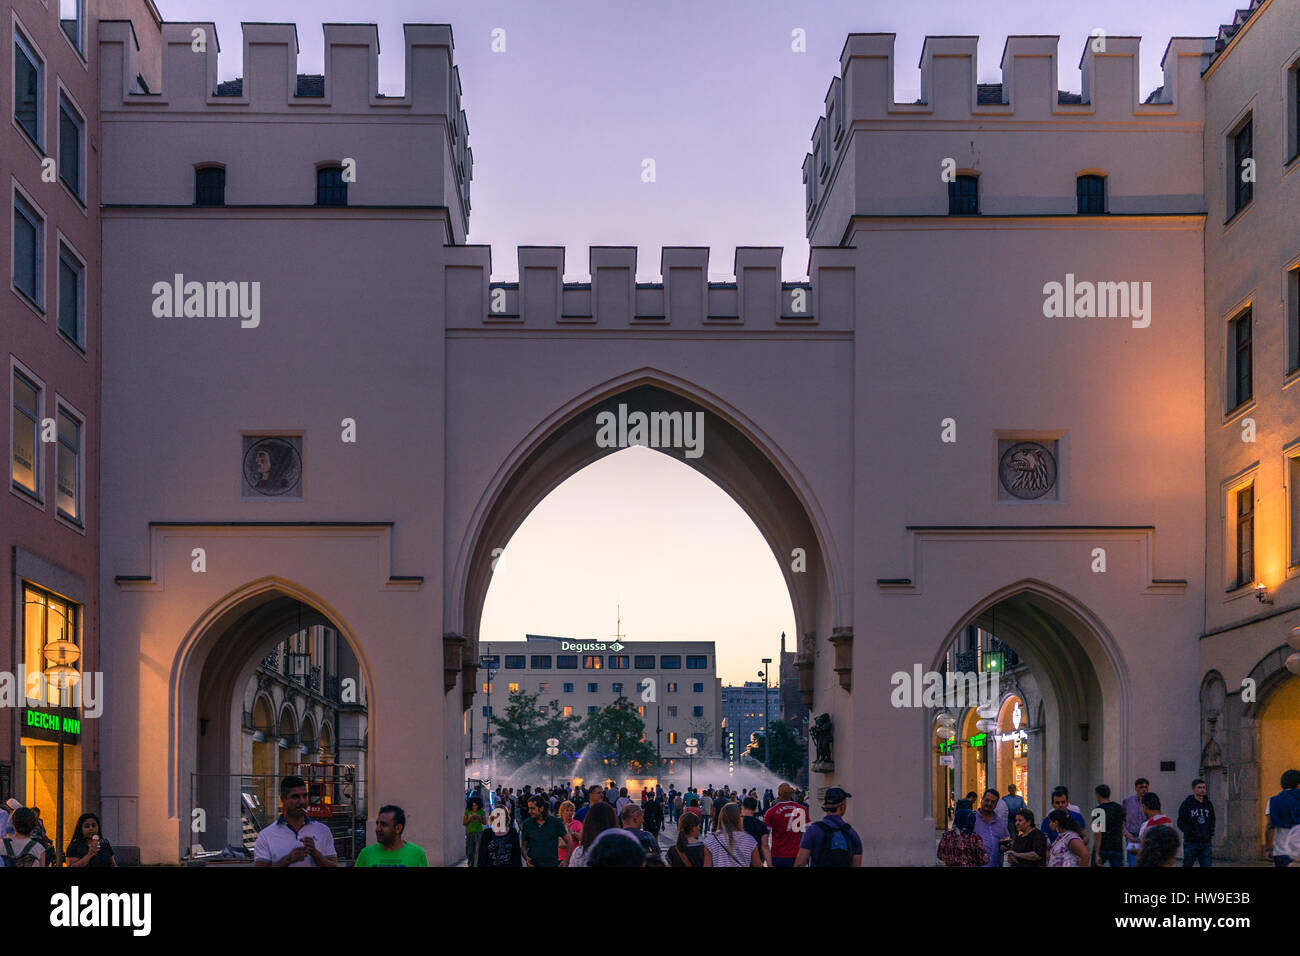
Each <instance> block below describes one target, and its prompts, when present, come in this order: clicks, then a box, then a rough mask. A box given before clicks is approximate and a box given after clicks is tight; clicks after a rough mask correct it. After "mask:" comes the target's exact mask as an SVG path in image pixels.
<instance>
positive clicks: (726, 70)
mask: <svg viewBox="0 0 1300 956" xmlns="http://www.w3.org/2000/svg"><path fill="white" fill-rule="evenodd" d="M157 2H158V7H159V9H160V11H161V12H162V14H163V16H164V17H166V18H168V19H169V20H180V21H187V20H211V19H213V17H214V16H215V18H216V24H217V33H218V36H219V37H220V39H221V41H222V53H221V79H223V80H224V79H230V78H232V77H234V76H237V75H239V72H240V59H241V57H242V49H241V41H240V33H239V23H240V21H241V20H256V21H284V22H296V23H297V24H298V41H299V44H300V45H301V48H302V52H301V54H300V57H299V65H298V69H299V72H302V73H319V72H321V60H322V48H323V43H324V40H323V35H322V32H321V28H320V24H321V23H328V22H341V23H347V22H370V21H372V20H377V21H378V24H379V36H380V41H379V42H380V49H381V51H382V52H381V55H380V58H379V79H380V89H381V90H382V91H383V92H387V93H400V92H401V88H402V84H403V82H404V79H403V77H404V74H403V63H402V56H403V46H402V24H403V23H404V22H412V23H450V24H451V26H452V31H453V35H454V37H455V43H456V51H455V58H456V63H457V64H458V65H459V67H460V75H461V83H462V85H463V87H464V107H465V110H466V113H467V114H468V116H469V127H470V140H469V141H470V145H471V146H472V147H473V149H474V186H473V202H474V207H473V210H472V213H471V218H470V237H469V238H470V241H471V242H474V243H487V244H490V245H491V246H492V264H493V276H494V278H496V279H514V278H517V276H518V263H517V259H516V253H515V249H516V247H517V246H519V245H563V246H565V247H566V249H567V253H566V270H565V271H566V274H567V276H568V277H569V278H570V279H573V280H578V279H586V278H588V271H587V248H588V246H591V245H636V246H638V247H639V249H640V253H639V266H638V273H639V275H640V277H642V278H643V279H656V278H658V274H659V250H660V249H661V248H662V247H663V246H665V245H699V246H709V247H711V249H712V257H711V259H710V268H709V271H710V273H711V274H712V275H713V276H715V277H716V278H724V277H725V278H730V277H731V274H732V267H733V263H734V253H735V247H736V246H738V245H751V246H783V247H784V248H785V257H784V272H785V276H786V278H788V279H795V278H800V277H803V276H804V275H805V273H806V270H807V264H808V243H807V240H806V239H805V238H804V219H803V196H804V191H803V186H802V179H801V171H800V170H801V166H802V163H803V157H804V154H805V153H806V152H808V149H809V140H810V137H811V135H812V130H813V126H814V124H815V123H816V120H817V116H818V115H819V113H820V112H821V110H822V103H823V99H824V97H825V95H826V90H827V88H828V86H829V85H830V81H831V78H832V77H833V76H834V75H836V74H837V73H838V71H839V55H840V51H841V50H842V49H843V47H844V40H845V37H846V36H847V35H848V34H849V33H853V32H858V33H890V32H892V33H896V34H898V39H897V41H896V45H895V81H894V85H895V96H896V98H897V99H898V100H899V101H900V102H910V101H912V100H914V99H916V98H917V97H918V96H919V95H920V73H919V70H918V68H917V63H918V61H919V60H920V55H921V45H922V43H923V42H924V40H925V37H926V36H927V35H935V36H939V35H961V34H969V35H978V36H980V37H981V40H980V46H979V57H980V61H979V79H980V81H981V82H1000V81H1001V71H1000V70H999V69H998V62H999V60H1000V59H1001V55H1002V45H1003V42H1004V40H1005V38H1006V36H1007V35H1008V34H1059V35H1060V37H1061V45H1060V57H1059V59H1058V62H1059V63H1060V69H1061V75H1060V86H1061V88H1062V89H1066V90H1070V91H1074V92H1078V90H1079V71H1078V62H1079V56H1080V54H1081V53H1082V51H1083V47H1084V43H1085V41H1086V39H1087V37H1088V35H1089V33H1090V32H1091V31H1092V30H1093V29H1095V28H1097V27H1101V28H1102V29H1104V30H1105V31H1106V32H1107V33H1108V34H1110V35H1112V36H1140V37H1144V38H1145V40H1144V42H1143V43H1142V53H1141V61H1142V63H1141V84H1142V90H1141V92H1142V95H1144V96H1145V95H1146V93H1148V92H1150V91H1151V90H1152V89H1154V88H1155V87H1157V86H1159V85H1160V83H1161V82H1162V76H1161V72H1160V57H1161V55H1162V54H1163V53H1164V49H1165V45H1166V43H1168V40H1169V37H1170V36H1212V35H1214V33H1215V32H1216V31H1217V30H1218V27H1219V24H1220V23H1221V22H1226V21H1227V20H1228V19H1229V18H1230V17H1231V16H1232V12H1233V3H1232V2H1231V0H1178V2H1172V0H1161V2H1144V3H1134V2H1133V0H1094V2H1090V3H1078V2H1064V0H1038V2H1028V0H963V2H961V3H955V2H944V3H938V2H927V0H897V2H893V3H870V2H865V3H864V2H862V0H830V2H827V0H817V2H815V3H806V2H794V0H782V2H776V0H724V2H718V0H704V2H701V0H690V2H683V0H655V2H653V3H648V4H640V3H631V2H620V3H610V2H609V0H599V2H584V0H572V2H565V0H558V2H557V0H548V2H545V3H538V2H535V0H529V2H500V0H475V2H474V3H463V4H446V3H428V2H420V0H372V2H368V3H356V2H345V0H312V2H311V3H304V2H301V0H220V2H216V0H157ZM497 27H500V28H502V29H504V30H505V31H506V52H504V53H493V52H492V51H491V40H492V37H491V34H492V31H493V29H495V28H497ZM796 27H801V28H802V29H803V30H805V31H806V34H807V48H808V49H807V52H806V53H803V54H797V53H793V52H791V49H790V46H791V39H790V37H791V31H792V30H793V29H794V28H796ZM646 157H651V158H653V159H654V160H655V164H656V167H657V181H656V182H655V183H652V184H648V183H643V182H641V161H642V159H643V158H646Z"/></svg>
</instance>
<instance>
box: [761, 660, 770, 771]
mask: <svg viewBox="0 0 1300 956" xmlns="http://www.w3.org/2000/svg"><path fill="white" fill-rule="evenodd" d="M771 671H772V658H770V657H765V658H763V669H762V670H761V671H759V672H758V676H759V677H761V678H763V763H765V764H767V766H768V769H771V767H772V722H771V721H770V720H768V713H767V687H768V675H769V674H770V673H771Z"/></svg>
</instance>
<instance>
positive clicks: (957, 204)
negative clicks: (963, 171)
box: [948, 175, 980, 216]
mask: <svg viewBox="0 0 1300 956" xmlns="http://www.w3.org/2000/svg"><path fill="white" fill-rule="evenodd" d="M979 211H980V201H979V177H978V176H969V175H962V176H958V177H957V178H956V179H954V180H953V181H952V182H950V183H949V184H948V215H950V216H977V215H979Z"/></svg>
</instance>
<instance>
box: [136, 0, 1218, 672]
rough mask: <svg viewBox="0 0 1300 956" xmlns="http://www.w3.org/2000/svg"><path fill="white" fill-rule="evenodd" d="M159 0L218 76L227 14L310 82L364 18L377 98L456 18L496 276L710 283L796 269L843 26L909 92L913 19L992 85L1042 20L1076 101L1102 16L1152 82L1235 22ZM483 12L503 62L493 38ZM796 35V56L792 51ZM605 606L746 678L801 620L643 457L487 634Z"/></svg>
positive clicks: (570, 625) (530, 530)
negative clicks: (700, 274)
mask: <svg viewBox="0 0 1300 956" xmlns="http://www.w3.org/2000/svg"><path fill="white" fill-rule="evenodd" d="M158 3H159V7H160V9H161V11H162V13H163V15H164V16H166V17H168V18H170V19H173V20H181V21H186V20H208V19H211V18H212V17H213V15H214V14H215V15H216V18H217V19H216V23H217V32H218V35H219V37H220V39H221V40H222V47H223V52H222V54H221V65H220V77H221V79H223V80H224V79H230V78H233V77H235V76H237V75H239V73H240V57H241V55H242V50H241V41H240V33H239V22H240V21H241V20H259V21H294V22H296V23H297V24H298V38H299V43H300V45H301V47H302V52H301V54H300V57H299V64H298V69H299V72H302V73H318V72H320V71H321V57H322V47H323V35H322V32H321V28H320V24H321V23H324V22H355V21H364V20H369V19H373V18H377V19H378V22H379V31H380V48H381V51H383V52H381V55H380V62H379V77H380V88H381V90H382V91H383V92H386V93H400V92H402V89H401V84H402V83H403V81H404V80H403V78H404V69H403V61H402V55H403V45H402V32H401V25H402V23H404V22H413V23H416V22H423V23H428V22H450V23H451V25H452V30H453V34H454V37H455V42H456V51H455V58H456V62H457V63H458V64H459V67H460V74H461V82H462V85H463V87H464V107H465V110H466V112H467V114H468V116H469V126H470V145H471V146H472V147H473V149H474V161H475V167H474V173H475V175H474V189H473V197H474V208H473V211H472V214H471V222H470V241H471V242H475V243H489V244H491V246H492V250H493V267H494V278H497V279H513V278H515V277H517V274H518V266H517V260H516V257H515V248H516V246H518V245H564V246H566V247H567V257H568V261H567V270H566V271H567V273H568V275H569V277H571V278H574V279H578V278H583V279H585V278H587V247H588V246H589V245H597V244H609V245H636V246H638V247H639V248H640V267H639V270H638V271H639V273H640V275H641V276H642V277H644V278H657V277H658V272H659V250H660V248H661V247H662V246H664V245H707V246H710V247H711V248H712V250H713V258H712V262H711V266H710V272H711V273H712V274H713V275H715V276H717V277H719V278H721V277H729V276H730V274H731V269H732V264H733V256H734V251H735V247H736V246H737V245H771V246H784V247H785V250H786V253H785V261H784V271H785V275H786V277H787V278H790V279H793V278H799V277H802V276H803V275H804V272H805V269H806V267H807V261H808V245H807V241H806V240H805V239H804V234H803V196H804V191H803V186H802V180H801V173H800V170H801V166H802V163H803V156H804V154H805V153H806V152H807V150H808V145H809V137H810V136H811V134H812V129H813V126H814V124H815V122H816V119H817V117H818V115H819V114H820V112H821V110H822V104H823V101H824V98H825V95H826V90H827V87H828V86H829V84H830V82H831V78H832V77H833V76H834V75H836V74H837V73H838V70H839V54H840V51H841V50H842V49H843V46H844V40H845V37H846V36H847V34H849V33H851V32H864V33H870V32H894V33H897V34H898V40H897V42H896V46H895V66H896V75H895V96H896V98H897V99H898V100H899V101H902V102H910V101H912V100H914V99H916V98H917V96H919V93H920V73H919V71H918V69H917V62H918V60H919V59H920V54H921V45H922V43H923V42H924V39H925V37H926V35H928V34H929V35H953V34H974V35H979V36H981V37H982V39H981V42H980V66H979V78H980V80H981V81H982V82H1000V81H1001V73H1000V71H999V69H998V61H999V60H1000V58H1001V54H1002V46H1003V42H1004V40H1005V38H1006V36H1007V35H1008V34H1059V35H1060V36H1061V46H1060V59H1059V61H1058V62H1060V63H1061V69H1062V72H1061V76H1060V86H1061V88H1062V89H1066V90H1070V91H1075V92H1077V91H1078V90H1079V73H1078V69H1077V64H1078V61H1079V56H1080V54H1081V52H1082V50H1083V46H1084V43H1085V41H1086V39H1087V37H1088V36H1089V34H1090V33H1091V31H1092V30H1093V29H1095V28H1097V27H1101V28H1102V29H1104V30H1106V32H1107V33H1108V34H1109V35H1112V36H1120V35H1135V36H1143V37H1147V38H1148V39H1147V40H1146V42H1144V43H1143V44H1142V64H1141V71H1142V74H1141V84H1142V90H1141V92H1142V94H1143V95H1145V94H1146V93H1147V92H1149V91H1150V90H1152V89H1153V88H1155V87H1156V86H1159V85H1160V83H1161V82H1162V76H1161V72H1160V57H1161V55H1162V54H1163V52H1164V49H1165V45H1166V44H1167V43H1168V40H1169V37H1170V36H1209V35H1213V34H1214V33H1215V32H1216V31H1217V29H1218V25H1219V23H1220V20H1221V19H1227V18H1228V17H1229V16H1230V15H1231V13H1232V4H1231V3H1230V2H1228V0H1222V2H1221V0H1214V2H1210V0H1182V2H1178V3H1173V2H1163V3H1160V4H1153V3H1144V4H1140V5H1139V4H1134V3H1133V2H1132V0H1122V2H1121V0H1113V2H1112V0H1105V2H1099V3H1091V4H1086V5H1084V4H1078V3H1064V2H1058V0H1043V2H1038V3H1029V2H1022V0H965V2H962V3H930V2H918V0H899V2H896V3H893V4H888V5H886V4H879V5H875V4H867V3H862V2H860V0H859V2H841V0H836V2H822V0H817V2H816V3H815V4H806V3H795V2H784V3H777V2H771V0H729V2H703V3H701V2H699V0H694V2H690V3H686V2H678V0H662V2H656V3H654V4H650V5H647V6H645V7H642V6H641V5H639V4H633V3H629V2H622V3H609V2H599V3H596V2H591V3H587V2H572V3H557V2H553V0H552V2H546V3H538V2H527V3H502V2H494V0H476V2H474V3H469V4H461V5H455V6H452V5H444V4H429V3H419V2H415V0H379V2H372V3H366V4H357V3H348V2H343V0H314V2H312V3H310V4H307V3H302V2H300V0H299V2H286V0H256V2H252V0H222V2H220V3H217V2H214V0H158ZM809 7H814V8H815V9H809ZM497 27H501V28H504V29H505V31H506V52H505V53H503V54H494V53H492V52H491V49H490V45H491V34H492V30H493V29H494V28H497ZM796 27H802V28H803V29H804V30H805V31H806V33H807V43H808V51H807V53H804V54H796V53H793V52H791V49H790V35H791V31H792V30H793V29H794V28H796ZM644 157H653V158H654V159H655V161H656V165H657V172H658V181H657V182H655V183H653V184H646V183H642V182H641V177H640V174H641V160H642V159H643V158H644ZM611 516H616V517H617V520H611ZM620 602H621V604H622V610H623V632H624V633H625V634H627V635H628V639H629V642H630V643H632V644H633V645H635V643H636V642H637V641H647V640H691V639H695V640H713V641H715V642H716V643H717V651H718V670H719V674H720V676H721V677H722V678H723V680H724V681H725V682H735V683H739V682H741V681H744V680H754V679H755V673H756V671H757V669H758V667H759V666H760V665H759V660H760V659H761V658H763V657H775V656H776V651H777V648H778V642H779V639H780V634H781V632H782V631H785V632H786V633H788V634H793V631H794V620H793V612H792V610H791V606H790V600H789V595H788V594H787V592H786V591H785V586H784V581H783V580H782V577H781V573H780V569H779V567H778V566H777V563H776V559H775V558H774V557H773V555H772V552H771V550H770V549H769V548H768V546H767V545H766V543H765V542H764V541H763V539H762V537H761V536H760V535H759V533H758V530H757V528H755V526H754V524H753V523H752V522H751V521H750V520H749V518H748V517H747V516H746V515H745V514H744V512H743V511H741V510H740V508H739V507H738V506H737V505H736V504H735V503H734V502H733V501H732V500H731V499H730V498H728V497H727V495H726V494H725V493H724V492H723V491H722V490H721V489H719V488H718V487H717V486H716V485H713V484H712V483H711V482H710V481H708V480H707V479H706V478H703V477H702V476H700V475H699V474H697V473H695V472H694V471H692V470H691V469H690V468H687V467H686V466H684V465H682V464H681V463H680V462H674V461H672V460H670V459H669V458H667V457H665V456H663V455H659V454H657V453H655V452H651V451H647V450H645V449H639V448H633V449H628V450H627V451H624V452H620V453H619V454H617V455H612V456H610V457H608V458H606V459H603V460H602V461H600V462H598V463H596V464H594V465H592V466H590V467H588V468H586V469H584V470H583V471H581V472H579V473H578V474H577V475H575V476H573V477H572V478H570V479H569V480H568V481H567V482H565V483H564V484H563V485H561V486H560V487H559V488H557V489H556V490H555V491H554V492H552V494H551V495H550V496H548V497H547V498H546V500H545V501H543V502H542V503H541V504H540V505H539V506H538V507H537V509H536V510H534V511H533V513H532V514H531V515H529V517H528V519H527V520H526V521H525V522H524V524H523V525H522V526H521V527H520V528H519V530H518V531H517V532H516V533H515V535H514V537H513V538H512V539H511V540H510V542H509V543H508V544H507V546H506V548H505V552H504V553H503V554H502V556H501V558H500V561H499V562H498V565H497V569H496V571H495V572H494V574H493V581H492V585H491V587H490V589H489V591H488V595H487V601H486V604H485V606H484V611H483V619H482V622H481V626H480V637H481V638H483V639H486V640H522V639H523V636H524V634H525V633H527V632H532V633H540V634H553V635H564V636H572V637H575V638H581V639H588V640H590V639H597V638H607V637H609V636H611V635H613V633H614V626H615V605H616V603H620ZM789 646H790V647H791V648H792V649H793V646H794V645H793V641H791V642H790V645H789Z"/></svg>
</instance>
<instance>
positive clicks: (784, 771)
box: [745, 720, 808, 780]
mask: <svg viewBox="0 0 1300 956" xmlns="http://www.w3.org/2000/svg"><path fill="white" fill-rule="evenodd" d="M769 730H770V731H771V734H772V757H771V762H770V763H768V764H767V765H766V766H767V768H768V769H769V770H771V771H772V772H773V773H774V774H776V775H777V776H778V777H782V778H783V779H786V780H793V779H795V777H796V776H798V774H799V771H800V770H801V769H802V768H803V765H804V764H805V763H807V762H808V750H807V748H805V747H804V745H803V744H801V743H800V742H799V737H798V735H797V734H795V732H794V731H793V730H791V729H790V725H789V724H787V723H786V722H785V721H783V720H774V721H772V723H771V724H770V725H769ZM765 749H766V748H765V739H764V735H763V734H761V733H757V734H754V736H753V739H752V740H751V741H750V743H749V746H748V747H746V748H745V752H746V753H747V754H749V756H750V757H752V758H753V759H755V760H757V761H758V762H759V763H763V755H764V752H765Z"/></svg>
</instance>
